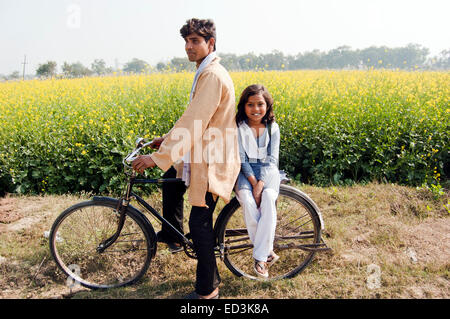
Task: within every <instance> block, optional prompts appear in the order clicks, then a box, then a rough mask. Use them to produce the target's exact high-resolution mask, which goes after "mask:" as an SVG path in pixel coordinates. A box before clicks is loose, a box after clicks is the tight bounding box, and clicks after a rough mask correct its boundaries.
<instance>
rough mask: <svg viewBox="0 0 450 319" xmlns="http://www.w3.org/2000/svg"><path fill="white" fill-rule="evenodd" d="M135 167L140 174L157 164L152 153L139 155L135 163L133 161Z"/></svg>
mask: <svg viewBox="0 0 450 319" xmlns="http://www.w3.org/2000/svg"><path fill="white" fill-rule="evenodd" d="M131 165H132V166H133V169H134V170H135V171H136V172H138V173H139V174H143V173H144V171H145V170H146V169H147V168H152V167H155V166H156V164H155V162H154V161H153V160H152V158H151V156H150V155H140V156H138V157H137V158H136V159H135V160H134V161H133V163H131Z"/></svg>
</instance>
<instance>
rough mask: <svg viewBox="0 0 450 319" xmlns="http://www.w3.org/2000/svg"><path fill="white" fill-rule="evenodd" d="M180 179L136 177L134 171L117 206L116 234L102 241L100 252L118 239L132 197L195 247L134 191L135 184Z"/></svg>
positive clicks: (179, 179)
mask: <svg viewBox="0 0 450 319" xmlns="http://www.w3.org/2000/svg"><path fill="white" fill-rule="evenodd" d="M180 181H181V178H156V179H136V173H135V172H134V171H133V172H132V173H131V176H130V178H129V180H128V184H127V190H126V192H125V195H124V196H123V197H122V198H120V199H119V206H118V207H117V211H119V212H120V217H119V223H118V226H117V230H116V232H115V233H114V235H112V236H111V237H109V238H108V239H106V240H104V241H103V242H102V243H100V245H99V246H98V247H97V251H98V252H100V253H101V252H103V251H104V250H105V249H107V248H108V247H109V246H111V245H112V244H113V243H114V242H115V241H116V239H117V238H118V237H119V235H120V232H121V231H122V228H123V225H124V223H125V215H126V208H127V206H128V204H129V202H130V201H131V199H132V198H134V199H136V201H137V202H138V203H139V204H140V205H142V207H144V208H145V209H146V210H147V212H149V213H150V214H151V215H152V216H154V217H155V218H157V219H158V220H159V221H160V222H161V223H162V224H163V225H165V226H167V227H168V229H169V231H171V232H172V233H174V234H176V236H178V237H179V238H180V239H181V240H182V242H183V244H184V245H185V246H188V247H189V248H191V249H194V247H193V243H192V242H191V241H190V240H189V239H188V238H187V237H186V236H185V235H184V234H182V233H181V232H180V231H178V229H176V228H175V227H174V226H173V225H172V224H171V223H169V222H168V221H167V220H166V219H165V218H164V217H163V216H161V214H160V213H159V212H158V211H157V210H156V209H154V208H153V207H152V206H150V205H149V204H148V203H147V202H146V201H145V200H144V199H143V198H142V197H140V196H139V195H137V194H136V193H133V191H132V189H133V185H135V184H163V183H175V182H180Z"/></svg>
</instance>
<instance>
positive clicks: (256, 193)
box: [253, 181, 264, 207]
mask: <svg viewBox="0 0 450 319" xmlns="http://www.w3.org/2000/svg"><path fill="white" fill-rule="evenodd" d="M263 189H264V182H263V181H258V183H256V185H254V186H253V197H254V198H255V202H256V207H259V206H260V205H261V196H262V192H263Z"/></svg>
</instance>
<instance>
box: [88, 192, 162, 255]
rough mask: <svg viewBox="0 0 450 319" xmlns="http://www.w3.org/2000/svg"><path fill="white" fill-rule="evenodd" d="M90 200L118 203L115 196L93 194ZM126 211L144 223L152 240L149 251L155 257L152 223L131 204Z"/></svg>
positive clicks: (115, 205)
mask: <svg viewBox="0 0 450 319" xmlns="http://www.w3.org/2000/svg"><path fill="white" fill-rule="evenodd" d="M92 201H94V202H110V203H111V204H114V207H119V205H118V203H119V200H118V199H117V198H113V197H106V196H94V197H92ZM128 212H129V213H130V214H133V215H135V216H137V217H138V218H140V219H141V221H142V223H143V224H144V226H145V228H146V229H147V231H148V233H149V235H150V238H151V240H152V248H151V250H152V252H151V253H152V257H155V255H156V248H157V238H156V233H155V230H154V229H153V226H152V224H151V223H150V221H149V220H148V218H147V217H146V216H145V215H144V214H143V213H142V212H141V211H140V210H139V209H137V208H136V207H134V206H133V205H130V204H128Z"/></svg>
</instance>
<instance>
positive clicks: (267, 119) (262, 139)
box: [235, 84, 280, 278]
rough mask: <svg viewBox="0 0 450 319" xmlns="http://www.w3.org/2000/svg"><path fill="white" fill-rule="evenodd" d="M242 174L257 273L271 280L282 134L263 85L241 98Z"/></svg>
mask: <svg viewBox="0 0 450 319" xmlns="http://www.w3.org/2000/svg"><path fill="white" fill-rule="evenodd" d="M236 124H237V126H238V135H239V138H238V141H239V155H240V158H241V171H240V173H239V176H238V180H237V183H236V188H235V193H236V197H237V199H238V200H239V202H240V204H241V206H242V208H243V211H244V217H245V223H246V226H247V230H248V234H249V237H250V240H251V242H252V243H253V258H254V259H255V265H254V269H255V272H256V274H257V275H258V276H261V277H264V278H267V277H268V276H269V272H268V268H269V267H270V266H271V265H272V264H273V263H274V262H275V261H277V260H278V258H279V256H277V255H276V254H275V253H274V252H273V241H274V237H275V226H276V221H277V212H276V207H275V201H276V199H277V197H278V193H279V187H280V174H279V170H278V154H279V148H280V130H279V127H278V124H277V123H275V121H274V114H273V99H272V97H271V96H270V94H269V92H268V91H267V89H266V88H265V87H264V86H262V85H258V84H255V85H251V86H249V87H247V88H246V89H245V90H244V91H243V92H242V95H241V98H240V100H239V104H238V111H237V114H236Z"/></svg>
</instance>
